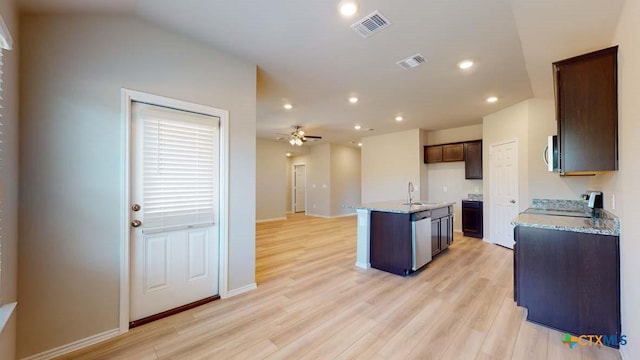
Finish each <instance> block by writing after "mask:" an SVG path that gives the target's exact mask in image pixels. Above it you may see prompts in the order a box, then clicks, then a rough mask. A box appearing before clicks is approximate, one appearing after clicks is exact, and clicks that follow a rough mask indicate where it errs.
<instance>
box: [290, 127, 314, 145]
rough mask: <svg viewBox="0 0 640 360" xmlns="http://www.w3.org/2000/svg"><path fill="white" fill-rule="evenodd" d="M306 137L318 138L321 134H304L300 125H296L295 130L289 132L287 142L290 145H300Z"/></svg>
mask: <svg viewBox="0 0 640 360" xmlns="http://www.w3.org/2000/svg"><path fill="white" fill-rule="evenodd" d="M308 139H316V140H320V139H322V136H314V135H305V132H304V131H303V130H302V129H301V128H300V126H296V127H295V130H293V132H292V133H291V134H289V144H291V146H302V144H304V143H305V142H306V141H307V140H308Z"/></svg>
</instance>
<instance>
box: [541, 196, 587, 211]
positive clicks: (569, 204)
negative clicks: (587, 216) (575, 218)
mask: <svg viewBox="0 0 640 360" xmlns="http://www.w3.org/2000/svg"><path fill="white" fill-rule="evenodd" d="M587 204H588V202H587V201H586V200H560V199H533V200H531V207H532V208H533V209H546V210H564V211H583V212H588V211H590V209H589V207H588V206H587Z"/></svg>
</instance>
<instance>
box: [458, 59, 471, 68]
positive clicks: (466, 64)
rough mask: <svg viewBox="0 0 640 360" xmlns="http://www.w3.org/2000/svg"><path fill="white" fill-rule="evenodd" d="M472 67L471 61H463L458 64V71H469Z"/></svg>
mask: <svg viewBox="0 0 640 360" xmlns="http://www.w3.org/2000/svg"><path fill="white" fill-rule="evenodd" d="M472 66H473V61H471V60H464V61H461V62H459V63H458V67H459V68H460V69H463V70H464V69H469V68H471V67H472Z"/></svg>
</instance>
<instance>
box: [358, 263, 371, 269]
mask: <svg viewBox="0 0 640 360" xmlns="http://www.w3.org/2000/svg"><path fill="white" fill-rule="evenodd" d="M356 267H359V268H361V269H369V268H371V264H369V263H361V262H356Z"/></svg>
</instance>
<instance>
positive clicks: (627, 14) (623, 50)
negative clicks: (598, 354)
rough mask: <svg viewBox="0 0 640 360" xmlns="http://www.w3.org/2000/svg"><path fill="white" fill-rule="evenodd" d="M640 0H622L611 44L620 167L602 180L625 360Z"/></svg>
mask: <svg viewBox="0 0 640 360" xmlns="http://www.w3.org/2000/svg"><path fill="white" fill-rule="evenodd" d="M638 19H640V0H627V2H626V4H625V6H624V9H623V11H622V14H621V16H620V22H619V24H618V28H617V32H616V36H615V39H614V44H619V45H620V48H619V50H618V95H619V103H618V109H619V117H618V121H619V127H618V133H619V135H618V138H619V154H620V156H619V160H620V171H619V172H618V174H617V176H616V177H615V178H614V177H612V178H611V179H609V181H608V182H607V183H606V184H605V185H606V186H608V187H616V188H617V194H616V203H617V206H616V212H617V213H618V215H619V216H620V217H621V223H622V234H621V238H620V261H621V273H622V274H621V275H622V281H621V296H622V301H621V305H622V333H623V334H626V335H627V339H630V341H629V342H628V343H627V345H625V346H623V347H622V348H621V349H620V350H621V352H622V354H623V355H624V359H627V360H631V359H640V341H639V340H640V307H638V304H640V282H639V281H638V274H640V262H638V260H637V257H638V254H640V242H639V241H638V239H640V227H638V224H637V222H638V219H640V206H638V203H640V192H638V179H639V178H640V161H638V154H640V142H639V141H638V139H637V137H638V134H639V133H640V108H638V98H639V97H640V83H638V79H640V43H639V42H638V39H640V23H638Z"/></svg>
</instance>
